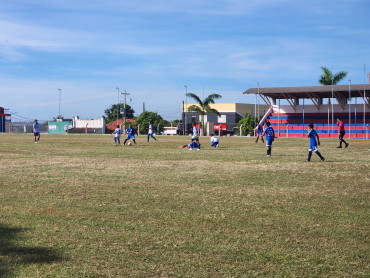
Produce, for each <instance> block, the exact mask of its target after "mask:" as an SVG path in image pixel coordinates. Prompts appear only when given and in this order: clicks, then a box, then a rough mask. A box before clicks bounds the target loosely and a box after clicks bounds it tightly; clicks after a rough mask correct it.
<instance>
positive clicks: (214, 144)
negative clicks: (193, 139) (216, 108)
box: [211, 134, 220, 148]
mask: <svg viewBox="0 0 370 278" xmlns="http://www.w3.org/2000/svg"><path fill="white" fill-rule="evenodd" d="M218 143H220V140H219V139H218V138H217V137H216V136H214V135H213V134H211V147H215V148H218Z"/></svg>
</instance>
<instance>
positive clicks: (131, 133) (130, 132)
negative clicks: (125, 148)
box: [123, 125, 136, 145]
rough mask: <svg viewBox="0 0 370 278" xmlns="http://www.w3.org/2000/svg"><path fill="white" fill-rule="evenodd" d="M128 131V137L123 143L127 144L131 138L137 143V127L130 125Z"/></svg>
mask: <svg viewBox="0 0 370 278" xmlns="http://www.w3.org/2000/svg"><path fill="white" fill-rule="evenodd" d="M126 131H127V138H126V139H125V141H124V142H123V145H126V142H127V140H130V139H131V140H132V141H133V142H134V144H135V145H136V142H135V132H136V130H135V128H133V127H132V125H130V126H129V128H128V129H127V130H126Z"/></svg>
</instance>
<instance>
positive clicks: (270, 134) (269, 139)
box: [262, 122, 275, 156]
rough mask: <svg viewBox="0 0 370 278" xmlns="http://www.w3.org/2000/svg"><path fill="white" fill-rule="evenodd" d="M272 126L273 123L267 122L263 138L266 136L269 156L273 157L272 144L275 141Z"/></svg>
mask: <svg viewBox="0 0 370 278" xmlns="http://www.w3.org/2000/svg"><path fill="white" fill-rule="evenodd" d="M270 125H271V123H270V122H267V123H266V126H267V128H266V129H265V131H264V132H263V133H262V136H264V135H265V134H266V147H267V156H271V145H272V142H273V141H274V139H275V132H274V129H273V128H272V127H270Z"/></svg>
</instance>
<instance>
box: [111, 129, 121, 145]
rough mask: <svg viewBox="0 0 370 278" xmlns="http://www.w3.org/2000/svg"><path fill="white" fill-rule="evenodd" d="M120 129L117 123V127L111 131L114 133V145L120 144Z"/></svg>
mask: <svg viewBox="0 0 370 278" xmlns="http://www.w3.org/2000/svg"><path fill="white" fill-rule="evenodd" d="M122 132H123V131H122V129H120V128H119V125H117V128H116V129H115V130H114V131H113V133H112V134H116V135H115V136H114V143H116V146H119V145H120V144H121V135H122Z"/></svg>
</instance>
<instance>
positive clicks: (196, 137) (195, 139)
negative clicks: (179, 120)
mask: <svg viewBox="0 0 370 278" xmlns="http://www.w3.org/2000/svg"><path fill="white" fill-rule="evenodd" d="M192 126H193V136H192V137H191V141H192V142H196V143H197V145H198V151H200V144H199V132H198V128H197V126H196V125H195V123H193V124H192ZM189 150H193V148H190V149H189Z"/></svg>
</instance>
